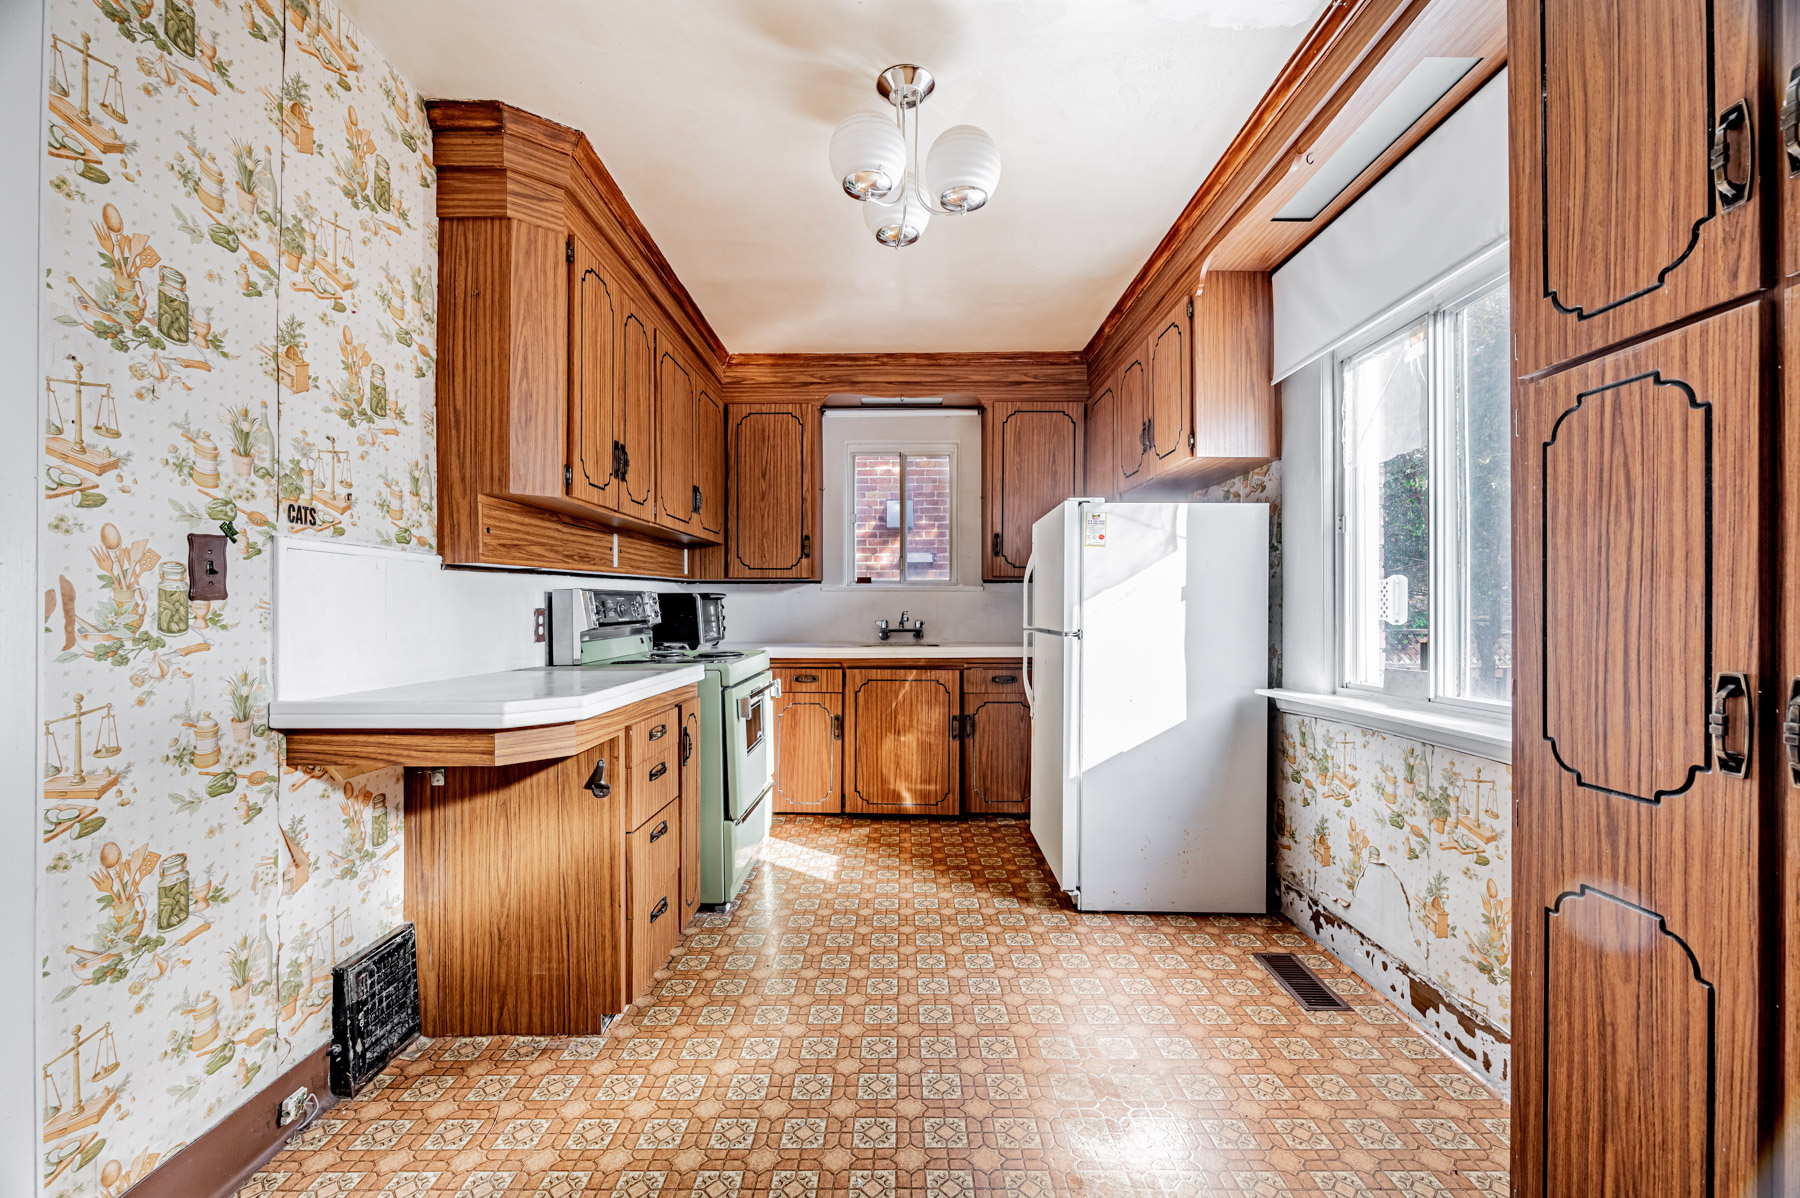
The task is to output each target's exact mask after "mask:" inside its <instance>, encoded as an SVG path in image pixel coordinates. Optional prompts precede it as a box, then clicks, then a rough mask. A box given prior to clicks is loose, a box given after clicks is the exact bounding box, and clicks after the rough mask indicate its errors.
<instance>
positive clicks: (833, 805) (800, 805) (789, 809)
mask: <svg viewBox="0 0 1800 1198" xmlns="http://www.w3.org/2000/svg"><path fill="white" fill-rule="evenodd" d="M843 711H844V696H843V695H841V694H833V693H828V692H825V691H792V692H790V691H787V690H785V689H784V690H783V691H782V694H781V698H779V699H777V700H775V811H776V813H777V814H782V813H797V812H828V813H832V814H835V813H837V812H839V811H842V810H843V807H844V794H843V776H844V769H843V765H844V761H843V743H844V721H843Z"/></svg>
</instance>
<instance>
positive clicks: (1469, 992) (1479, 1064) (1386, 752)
mask: <svg viewBox="0 0 1800 1198" xmlns="http://www.w3.org/2000/svg"><path fill="white" fill-rule="evenodd" d="M1195 498H1196V499H1198V500H1202V501H1209V502H1237V503H1268V504H1270V505H1272V509H1273V510H1272V511H1271V512H1270V517H1271V518H1270V522H1269V527H1270V545H1269V563H1270V564H1269V570H1270V579H1269V582H1270V594H1271V600H1270V620H1269V628H1270V633H1269V636H1270V648H1269V653H1270V670H1269V677H1270V681H1271V683H1272V684H1273V685H1276V686H1279V685H1280V684H1281V567H1282V551H1281V464H1280V463H1279V462H1276V463H1273V464H1271V465H1269V466H1263V467H1259V468H1258V469H1256V470H1253V471H1251V472H1250V473H1248V474H1245V475H1242V476H1241V477H1239V478H1235V479H1232V480H1230V481H1228V482H1225V483H1221V484H1220V485H1219V486H1217V487H1213V488H1209V489H1208V490H1206V491H1202V492H1200V493H1199V494H1198V495H1196V496H1195ZM1276 733H1277V737H1276V743H1277V746H1278V748H1277V759H1276V761H1275V763H1274V773H1275V778H1274V795H1273V800H1274V838H1275V872H1276V876H1277V878H1278V879H1279V881H1280V882H1281V883H1282V884H1283V886H1284V888H1291V889H1292V890H1293V891H1297V892H1298V893H1299V895H1301V896H1302V899H1303V902H1302V903H1301V904H1294V903H1292V902H1291V901H1290V902H1289V906H1290V911H1289V913H1290V914H1291V915H1293V916H1295V917H1296V918H1297V919H1298V920H1299V921H1300V922H1301V924H1302V926H1304V927H1309V928H1310V926H1311V925H1310V921H1309V920H1308V919H1307V918H1306V916H1307V914H1308V911H1309V909H1322V910H1324V911H1327V912H1330V913H1331V914H1332V915H1333V916H1334V917H1335V918H1336V919H1338V920H1340V921H1342V922H1343V923H1344V924H1347V925H1348V926H1349V927H1350V928H1351V929H1353V930H1354V931H1355V932H1356V933H1357V934H1358V935H1360V937H1362V939H1363V940H1364V941H1365V942H1366V943H1364V944H1361V945H1358V946H1356V947H1357V949H1358V951H1359V953H1364V954H1368V955H1371V956H1379V957H1380V958H1383V959H1384V963H1388V964H1393V965H1398V966H1399V967H1400V968H1401V969H1403V970H1405V971H1406V972H1408V973H1409V974H1410V975H1411V976H1413V977H1416V978H1418V979H1421V980H1423V981H1425V982H1427V983H1429V984H1430V986H1431V987H1432V988H1433V989H1435V990H1436V991H1437V993H1438V995H1439V996H1441V998H1442V999H1443V1000H1444V1001H1445V1002H1447V1003H1450V1004H1453V1005H1454V1006H1455V1007H1456V1008H1457V1009H1458V1010H1459V1011H1460V1012H1462V1013H1463V1014H1464V1015H1469V1016H1473V1017H1474V1018H1475V1019H1476V1020H1479V1021H1480V1023H1481V1024H1483V1025H1485V1029H1484V1032H1483V1034H1482V1035H1481V1036H1470V1035H1463V1036H1462V1037H1461V1038H1460V1042H1459V1039H1458V1037H1457V1036H1454V1035H1447V1034H1445V1031H1444V1029H1445V1028H1446V1027H1447V1026H1454V1025H1456V1024H1458V1023H1460V1022H1461V1021H1460V1020H1457V1019H1455V1018H1454V1017H1452V1018H1451V1019H1449V1020H1445V1019H1443V1018H1440V1017H1439V1016H1438V1013H1437V1012H1435V1011H1432V1010H1420V1011H1418V1012H1417V1013H1418V1014H1419V1015H1420V1016H1421V1018H1422V1019H1424V1020H1425V1021H1426V1022H1427V1026H1428V1027H1430V1028H1431V1030H1433V1031H1434V1032H1437V1033H1439V1034H1440V1035H1441V1036H1442V1037H1443V1038H1445V1039H1446V1040H1447V1042H1448V1044H1449V1047H1450V1048H1451V1049H1452V1050H1453V1051H1455V1052H1457V1054H1458V1055H1459V1056H1462V1057H1463V1058H1464V1059H1466V1060H1468V1061H1469V1063H1470V1064H1471V1065H1473V1066H1475V1067H1476V1068H1477V1069H1479V1070H1480V1071H1481V1072H1483V1073H1484V1074H1486V1075H1488V1076H1489V1077H1490V1079H1492V1080H1494V1081H1496V1082H1501V1083H1503V1082H1504V1080H1505V1075H1506V1063H1505V1060H1504V1056H1503V1053H1504V1040H1503V1037H1504V1036H1505V1035H1506V1034H1507V1033H1508V1031H1509V1029H1510V1027H1511V1009H1510V1003H1511V987H1510V981H1511V978H1512V972H1511V947H1512V862H1511V859H1510V858H1511V832H1512V768H1511V767H1510V766H1507V765H1505V764H1503V763H1501V762H1497V761H1490V760H1488V759H1486V758H1481V757H1475V756H1471V755H1469V754H1463V753H1453V752H1451V751H1450V750H1448V749H1442V748H1438V747H1436V746H1433V745H1427V744H1423V743H1421V742H1419V741H1413V740H1407V739H1405V738H1403V737H1397V736H1385V735H1382V734H1380V733H1376V732H1371V731H1367V730H1365V729H1360V728H1356V727H1353V726H1350V725H1345V724H1337V723H1333V722H1329V721H1324V720H1317V719H1310V718H1306V717H1303V716H1297V715H1292V714H1287V713H1283V714H1281V715H1280V716H1279V717H1278V720H1277V728H1276ZM1284 898H1285V899H1291V896H1284ZM1333 947H1334V948H1335V949H1338V950H1340V951H1347V950H1348V949H1349V948H1350V947H1351V946H1350V945H1348V944H1346V943H1343V942H1339V943H1336V944H1334V945H1333ZM1353 963H1355V962H1354V960H1353ZM1387 983H1388V984H1390V985H1392V984H1394V979H1392V978H1390V979H1387ZM1395 996H1396V998H1398V999H1399V1001H1401V1002H1403V1003H1405V1002H1411V1001H1415V999H1414V996H1413V988H1412V987H1411V986H1410V985H1408V986H1404V987H1397V988H1396V993H1395ZM1459 1030H1460V1029H1459ZM1488 1038H1491V1039H1493V1040H1496V1041H1498V1045H1497V1047H1492V1046H1489V1045H1487V1044H1486V1043H1484V1042H1482V1043H1478V1042H1481V1041H1484V1040H1485V1039H1488ZM1484 1050H1485V1051H1487V1052H1488V1059H1487V1060H1486V1061H1485V1062H1484V1061H1483V1059H1482V1052H1483V1051H1484Z"/></svg>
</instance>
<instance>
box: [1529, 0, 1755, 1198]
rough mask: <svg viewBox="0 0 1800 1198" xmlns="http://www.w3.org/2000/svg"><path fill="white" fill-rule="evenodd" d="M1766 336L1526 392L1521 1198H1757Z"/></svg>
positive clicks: (1709, 331) (1650, 347) (1714, 333)
mask: <svg viewBox="0 0 1800 1198" xmlns="http://www.w3.org/2000/svg"><path fill="white" fill-rule="evenodd" d="M1652 7H1667V6H1652ZM1720 7H1721V8H1722V9H1723V8H1727V7H1730V6H1729V5H1721V6H1720ZM1620 11H1621V12H1623V11H1624V10H1623V9H1621V10H1620ZM1521 61H1525V60H1521ZM1530 61H1535V60H1530ZM1771 335H1772V330H1771V328H1770V322H1769V320H1768V309H1767V308H1766V306H1765V305H1763V304H1762V303H1760V302H1758V301H1752V302H1750V303H1747V304H1744V305H1741V306H1739V307H1737V308H1734V309H1730V310H1727V311H1725V312H1723V313H1721V314H1718V315H1715V316H1712V317H1710V318H1709V319H1706V320H1704V321H1701V322H1699V323H1696V324H1692V325H1688V326H1686V327H1683V328H1681V329H1678V330H1676V331H1673V332H1669V333H1666V334H1664V335H1662V336H1659V337H1656V338H1654V339H1652V340H1649V341H1646V342H1642V343H1640V344H1637V345H1635V346H1632V347H1629V348H1626V349H1622V350H1617V351H1615V352H1613V353H1610V354H1608V355H1606V356H1604V357H1601V358H1598V359H1596V360H1594V361H1591V362H1589V363H1586V364H1584V365H1581V366H1577V367H1574V368H1572V369H1569V370H1566V371H1563V372H1561V373H1558V374H1555V375H1552V376H1550V377H1548V378H1544V379H1539V380H1536V381H1528V382H1522V383H1520V384H1519V387H1518V390H1517V392H1516V401H1517V413H1516V415H1517V426H1516V427H1517V432H1516V436H1515V442H1514V446H1515V448H1514V453H1513V471H1514V474H1513V479H1514V483H1513V502H1514V505H1515V507H1514V518H1513V528H1514V552H1513V561H1514V563H1515V579H1514V589H1513V594H1514V596H1515V604H1516V617H1515V625H1516V627H1517V629H1518V639H1517V642H1516V644H1515V649H1514V653H1515V660H1516V661H1517V663H1518V677H1519V679H1520V683H1519V686H1518V688H1517V694H1516V708H1515V725H1514V729H1515V730H1514V738H1515V747H1514V753H1513V773H1514V783H1515V786H1514V788H1515V796H1516V799H1515V807H1516V811H1515V833H1514V834H1515V840H1516V845H1517V855H1516V859H1515V893H1514V901H1515V903H1516V905H1517V911H1518V918H1517V920H1516V921H1515V924H1514V931H1515V935H1516V937H1517V942H1516V943H1517V953H1516V958H1515V962H1514V969H1515V971H1516V972H1515V977H1516V978H1517V979H1518V985H1517V986H1516V988H1515V996H1514V1033H1515V1036H1514V1040H1513V1067H1514V1078H1515V1080H1514V1091H1513V1097H1514V1104H1515V1105H1514V1112H1515V1114H1514V1122H1513V1145H1514V1170H1513V1183H1514V1185H1515V1187H1516V1191H1515V1192H1516V1193H1518V1194H1520V1195H1525V1196H1531V1198H1536V1196H1539V1195H1543V1196H1553V1198H1562V1196H1564V1195H1589V1194H1616V1195H1620V1196H1624V1195H1640V1194H1669V1195H1674V1194H1695V1195H1701V1194H1719V1195H1725V1194H1749V1193H1752V1192H1753V1191H1754V1188H1755V1185H1756V1181H1755V1178H1756V1174H1757V1168H1758V1155H1759V1154H1758V1126H1757V1124H1758V1117H1759V1093H1760V1088H1761V1086H1762V1084H1763V1081H1764V1079H1763V1076H1762V1073H1761V1071H1762V1069H1763V1067H1764V1063H1765V1062H1770V1061H1772V1059H1773V1058H1772V1056H1771V1055H1770V1046H1769V1045H1768V1044H1766V1043H1765V1041H1764V1029H1763V1025H1762V1008H1761V1002H1762V992H1763V985H1764V982H1763V976H1762V968H1763V966H1762V952H1763V943H1762V939H1761V937H1762V925H1761V918H1762V917H1761V902H1762V887H1763V883H1764V869H1765V864H1764V861H1763V857H1762V836H1763V835H1764V828H1763V820H1762V815H1761V807H1762V799H1761V790H1760V788H1761V787H1762V781H1763V777H1764V775H1765V773H1766V766H1765V765H1764V764H1761V761H1762V760H1765V759H1759V750H1760V749H1761V746H1759V745H1758V744H1756V743H1754V741H1755V737H1754V736H1753V730H1754V729H1755V728H1756V726H1757V724H1758V720H1759V719H1761V716H1762V712H1761V709H1760V707H1761V705H1762V704H1764V703H1767V702H1769V701H1770V698H1771V697H1772V696H1773V695H1774V694H1775V688H1774V687H1773V686H1772V685H1771V683H1770V680H1769V678H1768V676H1767V674H1768V671H1767V668H1766V661H1767V658H1768V656H1769V654H1770V650H1771V642H1770V634H1771V633H1772V631H1773V626H1772V623H1771V620H1770V611H1769V601H1770V597H1771V596H1770V591H1769V588H1768V587H1767V585H1766V583H1767V577H1766V575H1767V562H1768V557H1767V554H1768V551H1769V547H1770V545H1771V541H1770V524H1769V518H1770V515H1771V506H1770V499H1771V494H1770V490H1769V487H1770V482H1771V481H1772V480H1770V479H1769V477H1768V475H1767V473H1766V472H1765V471H1764V469H1763V467H1762V465H1761V463H1762V462H1763V460H1764V459H1765V457H1766V455H1767V454H1768V452H1769V451H1770V450H1771V449H1772V446H1771V445H1770V443H1769V441H1768V439H1767V437H1766V424H1765V422H1766V420H1767V419H1768V417H1769V413H1768V412H1767V411H1766V410H1765V401H1764V390H1763V377H1764V376H1763V362H1764V361H1765V357H1764V355H1765V354H1766V353H1767V352H1768V350H1769V349H1770V346H1771ZM1761 726H1762V727H1764V728H1768V727H1770V726H1771V725H1770V722H1769V721H1768V720H1767V719H1761Z"/></svg>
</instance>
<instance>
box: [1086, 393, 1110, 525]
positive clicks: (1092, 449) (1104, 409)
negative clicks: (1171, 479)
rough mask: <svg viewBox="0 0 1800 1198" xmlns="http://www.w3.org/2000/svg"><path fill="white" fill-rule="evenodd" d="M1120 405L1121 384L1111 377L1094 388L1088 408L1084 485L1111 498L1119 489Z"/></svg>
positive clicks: (1091, 492)
mask: <svg viewBox="0 0 1800 1198" xmlns="http://www.w3.org/2000/svg"><path fill="white" fill-rule="evenodd" d="M1118 405H1119V391H1118V387H1117V386H1116V385H1115V383H1114V381H1113V380H1112V379H1107V380H1106V381H1105V382H1104V383H1103V384H1102V385H1101V387H1100V388H1099V390H1098V391H1097V392H1095V394H1094V399H1093V402H1092V403H1090V404H1088V409H1087V468H1086V470H1085V471H1084V473H1085V475H1086V479H1087V482H1086V485H1085V486H1084V487H1083V488H1082V489H1083V490H1084V491H1085V492H1086V493H1087V494H1089V495H1098V496H1099V497H1101V498H1102V499H1111V498H1113V497H1114V496H1115V495H1116V494H1117V493H1118V492H1117V490H1116V486H1117V483H1118V481H1119V452H1118V444H1119V436H1118V429H1117V427H1115V425H1116V421H1117V409H1118Z"/></svg>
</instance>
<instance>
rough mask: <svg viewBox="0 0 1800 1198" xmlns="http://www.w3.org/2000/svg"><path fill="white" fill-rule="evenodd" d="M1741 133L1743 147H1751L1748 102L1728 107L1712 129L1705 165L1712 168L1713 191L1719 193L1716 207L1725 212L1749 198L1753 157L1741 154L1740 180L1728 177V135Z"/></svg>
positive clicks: (1754, 156) (1729, 140)
mask: <svg viewBox="0 0 1800 1198" xmlns="http://www.w3.org/2000/svg"><path fill="white" fill-rule="evenodd" d="M1740 129H1741V130H1743V133H1744V145H1745V146H1746V147H1748V146H1749V145H1750V144H1751V131H1750V102H1749V101H1748V100H1739V101H1738V102H1737V103H1736V104H1733V105H1732V106H1731V107H1730V108H1727V109H1726V110H1725V111H1724V112H1722V113H1720V114H1719V123H1718V125H1717V126H1716V127H1715V128H1714V129H1713V143H1712V154H1711V156H1710V157H1709V158H1708V163H1709V165H1711V167H1712V181H1713V190H1714V191H1716V192H1718V193H1719V208H1720V210H1721V211H1724V212H1729V211H1731V210H1732V209H1733V208H1736V207H1737V206H1738V205H1740V204H1742V203H1743V202H1744V201H1745V200H1748V199H1749V198H1750V181H1751V178H1752V177H1753V176H1754V175H1755V173H1756V155H1755V154H1749V153H1747V154H1745V155H1744V181H1743V182H1742V183H1739V182H1736V181H1735V180H1733V179H1732V178H1731V135H1732V134H1733V133H1735V132H1737V131H1738V130H1740Z"/></svg>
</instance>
